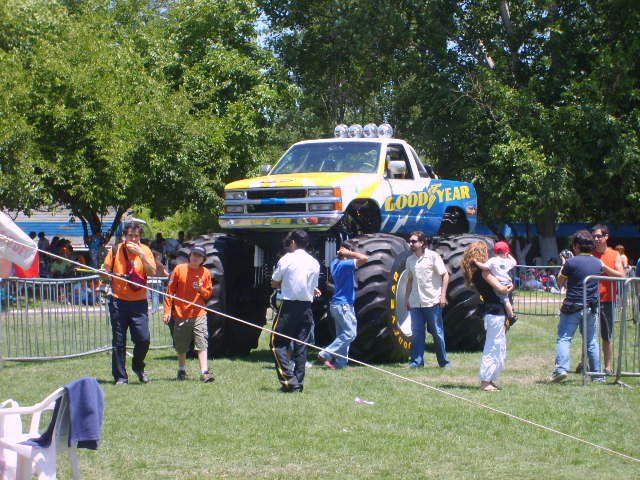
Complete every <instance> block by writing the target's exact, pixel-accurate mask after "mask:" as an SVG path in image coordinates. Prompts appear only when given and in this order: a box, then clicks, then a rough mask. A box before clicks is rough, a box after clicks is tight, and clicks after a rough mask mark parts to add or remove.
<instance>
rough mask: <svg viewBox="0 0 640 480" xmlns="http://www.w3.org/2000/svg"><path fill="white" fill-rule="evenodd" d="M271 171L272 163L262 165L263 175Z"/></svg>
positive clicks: (261, 171)
mask: <svg viewBox="0 0 640 480" xmlns="http://www.w3.org/2000/svg"><path fill="white" fill-rule="evenodd" d="M270 171H271V165H260V173H261V174H262V175H269V172H270Z"/></svg>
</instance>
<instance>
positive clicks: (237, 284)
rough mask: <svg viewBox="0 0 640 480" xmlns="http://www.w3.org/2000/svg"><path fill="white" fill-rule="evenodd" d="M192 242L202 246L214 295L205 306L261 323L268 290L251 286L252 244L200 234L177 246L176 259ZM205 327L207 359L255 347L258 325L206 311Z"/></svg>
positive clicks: (243, 352) (180, 259)
mask: <svg viewBox="0 0 640 480" xmlns="http://www.w3.org/2000/svg"><path fill="white" fill-rule="evenodd" d="M195 245H198V246H200V247H203V248H204V249H205V251H206V253H207V258H206V260H205V263H204V266H205V267H207V268H208V269H209V270H210V271H211V276H212V277H213V295H212V296H211V298H210V299H209V301H208V302H207V307H209V308H211V309H213V310H216V311H219V312H223V313H226V314H228V315H230V316H233V317H236V318H240V319H242V320H245V321H248V322H251V323H253V324H254V325H259V326H263V325H264V324H265V322H266V305H267V301H266V295H267V294H268V292H265V291H264V289H258V288H252V282H251V281H250V280H251V279H253V277H254V272H253V265H252V260H253V250H252V246H251V245H249V244H248V243H247V242H244V241H242V240H241V239H239V238H237V237H234V236H232V235H226V234H212V235H203V236H201V237H199V238H197V239H196V240H195V241H193V242H191V243H189V244H186V245H185V247H184V248H181V249H180V251H179V253H178V262H185V261H187V257H188V255H189V249H190V248H191V247H193V246H195ZM207 326H208V329H209V353H208V355H209V357H210V358H213V357H228V356H245V355H248V354H249V351H250V350H251V349H253V348H256V347H257V346H258V338H259V336H260V332H261V330H260V329H258V328H255V327H252V326H250V325H245V324H244V323H241V322H238V321H236V320H233V319H231V318H227V317H225V316H222V315H218V314H215V313H211V312H209V313H208V314H207Z"/></svg>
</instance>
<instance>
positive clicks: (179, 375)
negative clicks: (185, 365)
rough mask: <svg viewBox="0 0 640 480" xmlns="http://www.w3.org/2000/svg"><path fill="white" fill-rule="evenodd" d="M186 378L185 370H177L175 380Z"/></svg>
mask: <svg viewBox="0 0 640 480" xmlns="http://www.w3.org/2000/svg"><path fill="white" fill-rule="evenodd" d="M186 379H187V372H186V371H185V370H178V375H176V380H180V381H182V380H186Z"/></svg>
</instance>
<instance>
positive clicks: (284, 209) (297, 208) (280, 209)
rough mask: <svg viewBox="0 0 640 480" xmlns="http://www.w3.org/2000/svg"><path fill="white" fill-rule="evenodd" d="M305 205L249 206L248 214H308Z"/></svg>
mask: <svg viewBox="0 0 640 480" xmlns="http://www.w3.org/2000/svg"><path fill="white" fill-rule="evenodd" d="M306 211H307V205H306V204H304V203H286V204H280V205H247V213H298V212H306Z"/></svg>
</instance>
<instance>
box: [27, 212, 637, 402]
mask: <svg viewBox="0 0 640 480" xmlns="http://www.w3.org/2000/svg"><path fill="white" fill-rule="evenodd" d="M35 237H36V235H35V232H34V233H33V238H35ZM37 237H38V247H39V249H41V250H43V251H51V252H56V255H60V256H62V257H65V258H70V256H71V255H72V254H73V248H72V246H71V243H70V242H69V241H68V240H65V239H61V238H58V237H54V239H52V240H51V242H49V241H48V239H47V238H46V235H45V234H44V233H43V232H40V234H38V235H37ZM608 238H609V231H608V228H607V226H606V225H602V224H598V225H595V226H594V227H593V229H592V230H591V231H588V230H580V231H578V232H577V233H576V234H575V235H574V236H573V238H572V244H571V249H570V250H569V251H563V252H561V255H560V262H561V266H560V271H559V273H558V274H557V276H556V275H555V274H551V273H550V272H544V271H542V270H541V271H540V273H539V275H534V274H533V273H531V275H532V276H528V275H525V276H516V278H515V282H514V281H512V274H511V271H512V269H513V268H514V267H515V266H516V261H515V260H514V259H513V257H512V256H511V254H510V248H509V245H508V243H506V242H504V241H499V242H497V243H496V244H495V246H494V248H493V254H494V255H493V256H492V257H490V255H489V249H488V247H487V244H486V243H485V242H484V241H477V242H474V243H473V244H471V245H470V246H469V247H468V248H467V249H466V251H465V252H464V255H463V258H462V261H461V267H462V269H463V273H464V277H465V281H466V283H467V284H468V285H469V286H471V287H473V288H475V289H476V290H477V292H478V293H479V295H480V298H481V300H482V305H481V312H482V317H483V320H484V327H485V330H486V340H485V345H484V349H483V352H482V355H481V360H480V370H479V382H480V388H481V389H482V390H483V391H498V390H500V387H499V385H498V380H499V377H500V374H501V372H502V370H503V369H504V367H505V363H506V355H507V336H506V333H507V331H508V330H509V328H510V327H511V326H512V325H513V324H514V323H515V322H516V320H517V315H516V312H515V309H514V305H513V303H512V298H511V295H510V294H511V292H512V291H513V290H514V288H515V287H516V286H519V287H520V288H532V289H545V290H547V291H552V292H556V293H560V292H564V293H565V297H564V300H563V303H562V307H561V309H560V315H559V323H558V329H557V339H556V359H555V367H554V370H553V372H552V374H551V376H550V378H549V381H550V382H560V381H562V380H564V379H565V378H566V377H567V376H568V374H569V372H570V371H571V370H570V346H571V342H572V339H573V337H574V335H575V333H576V331H577V330H578V329H580V331H581V333H583V334H584V335H585V339H586V344H587V353H588V361H589V371H590V372H596V373H595V374H594V375H592V379H593V380H594V381H596V382H601V381H604V377H603V376H602V375H601V374H602V373H604V374H612V360H613V349H612V338H613V323H614V303H613V302H614V300H615V297H616V289H615V285H613V283H612V282H606V281H601V282H591V283H590V284H588V285H587V294H586V297H587V303H586V304H583V280H584V279H585V278H586V277H587V276H589V275H607V276H611V277H624V276H625V275H627V274H628V273H629V260H628V258H627V257H626V254H625V250H624V247H622V246H621V245H618V246H616V247H615V248H611V247H609V246H608V243H607V242H608ZM171 240H173V239H165V238H164V237H163V235H162V234H161V233H158V234H157V235H156V237H155V239H154V240H153V241H152V242H144V241H143V239H142V228H141V226H140V225H139V224H136V223H130V224H126V225H125V227H124V231H123V238H122V242H119V243H117V244H116V245H115V246H114V247H111V248H109V249H106V253H105V257H104V262H103V264H102V268H103V270H104V271H105V272H107V273H110V274H113V275H114V278H112V280H111V289H112V292H111V296H110V298H111V299H110V301H109V302H108V303H109V315H110V319H111V324H112V333H113V341H112V343H113V345H112V347H113V348H112V374H113V378H114V382H115V383H116V384H117V385H125V384H127V383H128V381H129V378H128V374H127V371H126V366H125V361H126V355H125V347H126V338H127V332H128V331H129V332H130V335H131V339H132V341H133V343H134V350H133V359H132V369H133V372H134V373H135V374H136V375H137V377H138V379H139V381H140V382H142V383H147V382H148V381H149V375H148V373H147V371H146V369H145V357H146V354H147V351H148V349H149V344H150V332H149V317H148V313H149V298H148V294H147V291H146V289H145V288H143V287H144V285H146V284H147V279H148V277H155V276H167V275H170V277H169V283H168V287H167V291H166V292H167V295H166V296H165V299H164V307H163V311H164V313H163V320H164V322H165V323H166V324H167V325H169V326H170V328H171V330H172V336H173V339H174V347H175V350H176V352H177V356H178V373H177V376H176V378H177V379H178V380H185V379H186V378H187V373H186V354H187V351H188V350H189V349H192V348H193V349H194V350H195V352H196V354H197V357H198V361H199V367H200V380H201V381H203V382H210V381H213V380H214V375H213V373H211V372H210V371H209V367H208V361H207V348H208V345H207V341H208V332H207V317H206V310H205V308H204V306H205V304H206V302H207V300H208V299H209V298H210V297H211V295H212V293H213V280H212V278H211V275H210V273H209V271H208V269H206V268H205V267H203V263H204V259H205V257H206V253H205V251H204V249H203V248H202V247H197V246H196V247H194V248H192V249H191V251H190V254H189V257H188V262H187V263H184V264H182V265H178V266H177V267H176V268H175V269H173V271H172V272H169V271H168V269H167V264H168V263H169V262H170V260H171V258H172V256H175V255H176V254H177V252H178V249H179V248H180V246H181V242H182V241H184V234H183V233H182V232H181V235H180V236H179V239H178V240H174V241H171ZM408 242H409V247H410V250H411V254H410V255H409V256H408V257H407V260H406V273H407V288H406V302H407V304H406V308H407V311H408V312H409V315H410V319H411V331H412V342H411V345H412V346H411V354H410V360H409V363H408V365H407V366H408V368H411V369H415V368H423V367H424V366H425V342H426V338H425V337H426V333H429V334H430V335H431V336H432V337H433V345H434V351H435V357H436V361H437V365H438V366H439V367H441V368H451V367H452V364H451V362H450V361H449V359H448V358H447V350H446V339H445V334H444V324H443V309H444V308H445V307H446V305H447V287H448V283H449V271H448V270H447V267H446V265H445V263H444V262H443V259H442V257H441V256H440V255H439V254H438V253H437V252H435V251H433V250H430V249H429V247H428V239H427V237H426V235H425V234H424V233H423V232H420V231H415V232H412V233H411V234H410V235H409V239H408ZM308 247H309V235H308V233H307V232H306V231H304V230H295V231H292V232H290V233H289V234H288V235H287V236H286V238H285V240H284V249H285V253H284V255H283V256H282V257H281V258H280V259H279V261H278V263H277V265H276V267H275V269H274V271H273V275H272V279H271V286H272V288H274V289H277V290H279V295H278V297H279V298H280V299H281V300H282V302H281V305H280V307H279V309H278V312H277V316H276V318H275V320H274V324H273V334H272V335H271V339H270V348H271V351H272V354H273V357H274V363H275V366H276V374H277V378H278V380H279V382H280V388H281V391H283V392H286V393H289V392H302V391H303V389H304V377H305V369H306V368H307V365H308V362H307V357H308V345H309V344H312V343H313V328H314V322H313V312H312V303H313V301H314V299H315V298H317V297H319V296H320V291H319V290H318V278H319V272H320V265H319V263H318V261H317V260H316V259H315V258H313V256H312V255H310V253H309V252H308V251H307V250H308ZM367 261H368V257H367V255H366V254H364V253H360V252H358V251H357V250H356V248H355V245H353V244H352V243H351V242H349V241H345V242H344V243H343V244H342V245H341V247H340V249H339V250H338V252H337V256H336V258H335V259H334V260H333V262H332V264H331V266H330V268H329V270H330V275H331V278H332V280H333V283H334V285H335V290H334V294H333V297H332V299H331V302H330V307H329V311H330V315H331V317H332V318H333V320H334V323H335V327H336V336H335V339H334V340H333V342H331V343H330V344H329V345H328V346H326V347H325V348H323V349H322V350H320V352H319V354H318V360H319V361H320V362H321V364H322V365H324V366H325V367H327V368H329V369H331V370H335V369H341V368H345V367H346V366H347V365H348V361H349V347H350V345H351V343H352V342H353V341H354V340H355V338H356V335H357V318H356V312H355V306H354V303H355V291H356V287H357V280H356V270H357V268H358V267H360V266H362V265H363V264H364V263H366V262H367ZM67 268H68V266H67ZM43 270H44V271H46V272H49V273H50V274H53V275H56V274H58V273H56V268H55V262H50V264H47V265H46V267H45V269H43ZM61 273H62V272H60V274H61ZM545 276H546V278H545V279H544V280H542V278H543V277H545ZM123 279H126V280H127V281H124V280H123ZM533 282H538V284H536V285H533ZM73 295H74V296H75V297H76V300H77V303H92V302H94V301H95V293H94V292H93V286H91V287H90V286H89V285H88V283H87V282H83V281H80V282H78V285H77V287H74V290H73ZM156 296H159V295H158V294H157V293H156ZM177 299H181V300H177ZM152 303H153V302H152ZM155 303H156V304H159V298H158V299H156V301H155ZM158 307H159V305H156V306H154V308H158ZM583 311H586V312H587V331H586V332H582V317H583ZM598 324H599V325H600V338H601V340H602V351H603V359H604V368H603V370H601V365H600V346H599V342H598V335H597V331H596V327H597V326H598ZM581 368H582V365H579V366H578V369H577V370H578V371H579V370H580V369H581ZM598 373H600V375H598Z"/></svg>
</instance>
